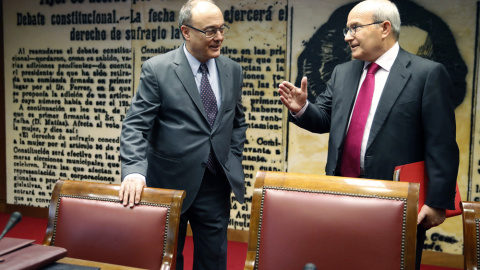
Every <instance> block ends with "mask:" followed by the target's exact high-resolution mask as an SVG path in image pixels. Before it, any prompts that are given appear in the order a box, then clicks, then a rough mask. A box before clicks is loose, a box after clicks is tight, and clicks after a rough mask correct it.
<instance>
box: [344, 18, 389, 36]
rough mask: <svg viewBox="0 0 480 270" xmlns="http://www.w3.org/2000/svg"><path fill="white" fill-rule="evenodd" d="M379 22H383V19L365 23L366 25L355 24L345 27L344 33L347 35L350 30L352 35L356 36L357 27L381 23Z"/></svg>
mask: <svg viewBox="0 0 480 270" xmlns="http://www.w3.org/2000/svg"><path fill="white" fill-rule="evenodd" d="M379 23H383V21H381V22H373V23H369V24H364V25H354V26H350V27H347V28H343V35H344V36H347V35H348V32H350V35H352V36H355V34H356V33H357V28H360V27H364V26H369V25H373V24H379Z"/></svg>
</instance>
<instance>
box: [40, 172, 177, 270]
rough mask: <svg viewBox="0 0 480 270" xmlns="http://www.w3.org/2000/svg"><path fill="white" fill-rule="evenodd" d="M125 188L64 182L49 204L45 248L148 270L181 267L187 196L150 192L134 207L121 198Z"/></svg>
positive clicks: (144, 193)
mask: <svg viewBox="0 0 480 270" xmlns="http://www.w3.org/2000/svg"><path fill="white" fill-rule="evenodd" d="M119 189H120V185H115V184H103V183H93V182H85V181H71V180H66V181H64V180H59V181H58V182H57V183H56V185H55V188H54V190H53V194H52V200H51V202H50V206H49V216H48V225H47V232H46V235H45V239H44V241H43V244H44V245H51V246H59V247H63V248H66V249H67V256H68V257H71V258H77V259H83V260H89V261H96V262H103V263H110V264H117V265H124V266H130V267H137V268H146V269H175V260H176V250H177V235H178V225H179V221H180V213H181V208H182V202H183V199H184V197H185V192H184V191H183V190H182V191H180V190H169V189H158V188H144V190H143V193H142V198H141V202H140V204H139V205H136V206H135V207H133V208H130V207H128V206H127V207H124V206H123V205H122V204H121V203H120V202H119V200H118V193H119Z"/></svg>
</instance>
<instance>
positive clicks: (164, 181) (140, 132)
mask: <svg viewBox="0 0 480 270" xmlns="http://www.w3.org/2000/svg"><path fill="white" fill-rule="evenodd" d="M216 64H217V69H218V75H219V79H220V88H221V96H222V101H221V107H220V108H219V111H218V114H217V117H216V120H215V124H214V126H213V128H212V129H210V126H209V124H208V121H207V117H206V113H205V108H204V106H203V103H202V101H201V98H200V94H199V90H198V88H197V85H196V83H195V78H194V75H193V74H192V70H191V68H190V65H189V63H188V60H187V58H186V56H185V53H184V51H183V46H181V47H180V48H178V49H176V50H174V51H171V52H168V53H166V54H163V55H159V56H156V57H153V58H151V59H149V60H148V61H146V62H145V63H144V64H143V67H142V74H141V77H140V83H139V86H138V91H137V93H136V94H135V96H134V98H133V101H132V105H131V107H130V109H129V111H128V113H127V115H126V117H125V119H124V121H123V126H122V134H121V147H120V155H121V159H122V179H124V177H125V176H126V175H128V174H130V173H140V174H142V175H144V176H145V177H146V179H147V186H149V187H161V188H170V189H180V190H186V198H185V200H184V202H183V207H182V208H183V211H185V210H186V209H188V207H189V206H190V205H191V203H192V202H193V200H194V198H195V196H196V194H197V192H198V189H199V188H200V184H201V182H202V178H203V174H204V171H205V169H206V162H207V158H208V154H209V152H210V149H211V148H212V147H213V150H214V153H215V156H216V158H217V160H218V162H219V164H220V167H221V169H222V170H223V171H224V173H225V175H226V177H227V179H228V181H229V183H230V186H231V187H232V189H233V192H234V193H235V196H236V198H237V200H238V201H239V202H240V203H243V201H244V193H245V184H244V173H243V168H242V164H241V162H242V153H243V144H244V141H245V131H246V129H247V125H246V123H245V116H244V111H243V107H242V103H241V89H242V83H243V76H242V69H241V66H240V65H239V64H237V63H235V62H234V61H232V60H230V59H229V58H227V57H224V56H220V57H218V58H216Z"/></svg>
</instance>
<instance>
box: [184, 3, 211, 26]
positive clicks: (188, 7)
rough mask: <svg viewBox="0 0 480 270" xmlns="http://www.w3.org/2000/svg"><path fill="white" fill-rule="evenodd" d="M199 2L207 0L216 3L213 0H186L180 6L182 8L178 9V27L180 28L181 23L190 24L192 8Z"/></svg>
mask: <svg viewBox="0 0 480 270" xmlns="http://www.w3.org/2000/svg"><path fill="white" fill-rule="evenodd" d="M200 2H209V3H212V4H214V5H217V4H215V2H214V1H213V0H188V1H187V2H186V3H185V4H184V5H183V6H182V9H180V14H179V15H178V28H182V25H184V24H190V22H191V20H192V9H193V8H194V7H195V6H196V5H197V4H198V3H200ZM180 30H181V29H180Z"/></svg>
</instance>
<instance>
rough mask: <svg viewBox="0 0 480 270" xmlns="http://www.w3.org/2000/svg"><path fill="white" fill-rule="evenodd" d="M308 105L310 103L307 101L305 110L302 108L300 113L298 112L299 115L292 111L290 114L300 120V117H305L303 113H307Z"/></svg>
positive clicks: (304, 106)
mask: <svg viewBox="0 0 480 270" xmlns="http://www.w3.org/2000/svg"><path fill="white" fill-rule="evenodd" d="M308 103H309V102H308V100H307V102H305V105H303V108H302V109H301V110H300V111H298V113H296V114H295V113H293V112H292V111H290V114H291V115H292V116H293V117H295V119H298V118H300V117H301V116H302V115H303V113H304V112H305V110H306V109H307V107H308Z"/></svg>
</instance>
